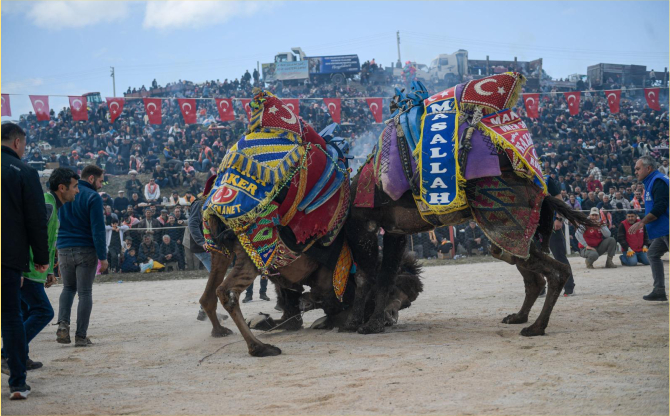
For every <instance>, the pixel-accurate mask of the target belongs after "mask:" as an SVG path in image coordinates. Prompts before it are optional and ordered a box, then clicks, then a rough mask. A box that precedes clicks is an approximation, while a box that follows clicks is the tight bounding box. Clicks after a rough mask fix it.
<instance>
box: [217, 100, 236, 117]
mask: <svg viewBox="0 0 670 416" xmlns="http://www.w3.org/2000/svg"><path fill="white" fill-rule="evenodd" d="M216 108H217V109H218V110H219V118H220V119H221V121H233V120H235V110H234V109H233V100H231V99H230V98H217V99H216Z"/></svg>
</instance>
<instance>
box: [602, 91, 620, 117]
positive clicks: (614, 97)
mask: <svg viewBox="0 0 670 416" xmlns="http://www.w3.org/2000/svg"><path fill="white" fill-rule="evenodd" d="M605 97H606V98H607V105H609V106H610V113H612V114H616V113H618V112H619V102H620V100H621V90H609V91H605Z"/></svg>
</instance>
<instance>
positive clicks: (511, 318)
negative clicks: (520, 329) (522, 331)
mask: <svg viewBox="0 0 670 416" xmlns="http://www.w3.org/2000/svg"><path fill="white" fill-rule="evenodd" d="M526 322H528V316H519V314H516V313H513V314H511V315H507V316H506V317H504V318H503V320H502V323H503V324H525V323H526Z"/></svg>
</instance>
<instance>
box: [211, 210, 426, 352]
mask: <svg viewBox="0 0 670 416" xmlns="http://www.w3.org/2000/svg"><path fill="white" fill-rule="evenodd" d="M209 225H210V231H211V233H212V235H214V236H218V237H216V242H217V244H218V245H219V246H221V247H226V249H228V250H229V251H230V252H231V253H232V256H226V255H224V254H221V253H217V252H212V270H211V272H210V274H209V279H208V281H207V286H206V288H205V291H204V293H203V294H202V297H201V298H200V304H201V305H202V308H203V309H204V311H205V312H206V313H207V316H208V317H209V318H210V321H211V322H212V326H213V329H212V336H214V337H222V336H227V335H229V334H231V333H232V331H231V330H230V329H228V328H226V327H224V326H222V325H221V323H220V322H219V320H218V319H217V317H216V306H217V304H216V303H217V298H218V300H219V301H220V302H221V304H222V305H223V307H224V308H225V309H226V311H227V312H228V313H229V314H230V316H231V317H232V319H233V321H234V322H235V324H236V325H237V328H238V329H239V330H240V333H241V334H242V337H244V340H245V341H246V342H247V346H248V348H249V354H250V355H252V356H255V357H267V356H274V355H279V354H281V350H280V349H279V348H277V347H275V346H273V345H269V344H265V343H263V342H261V341H259V340H258V338H256V337H255V336H254V334H253V333H252V331H251V330H250V329H249V326H248V325H247V323H246V321H245V319H244V316H243V315H242V311H241V309H240V302H239V297H240V293H242V291H244V290H245V289H246V288H247V287H248V286H249V285H250V284H251V283H252V282H253V280H254V279H255V278H256V276H257V275H258V274H259V272H258V269H257V268H256V267H255V265H254V264H253V262H252V261H251V259H250V258H249V256H248V255H247V253H246V251H245V250H244V249H243V248H242V246H241V244H240V243H239V241H238V240H237V238H236V237H235V235H234V234H233V233H228V232H225V231H224V232H221V230H223V229H224V228H225V225H224V224H223V223H222V222H221V221H220V220H218V219H217V218H215V217H214V218H213V219H212V220H210V224H209ZM342 238H343V237H342ZM232 258H235V263H234V265H233V268H232V269H231V270H230V272H229V273H228V274H226V270H227V269H228V267H229V265H230V263H231V261H232V260H231V259H232ZM405 265H406V270H404V271H403V273H401V275H400V278H399V280H398V286H397V287H394V288H393V290H392V294H391V296H390V297H389V300H388V301H387V305H385V306H386V307H385V308H384V309H385V317H386V319H387V322H388V321H389V320H391V319H394V320H397V316H398V311H399V310H401V309H404V308H406V307H409V305H410V304H411V302H413V301H414V300H416V298H417V296H418V295H419V293H420V292H421V290H422V284H421V281H420V280H419V277H418V275H419V273H420V269H419V268H418V266H417V265H416V264H415V262H414V261H411V260H407V261H406V262H405ZM269 279H270V280H271V281H272V282H273V283H274V284H275V285H276V286H277V287H278V288H279V290H278V293H279V295H280V297H279V305H280V306H281V308H282V310H283V315H282V317H281V319H279V320H278V321H274V323H275V325H276V326H277V327H278V328H280V329H287V330H297V329H300V328H301V327H302V318H301V310H300V304H301V302H300V300H301V295H302V292H303V285H306V286H311V293H312V295H310V296H308V297H306V298H303V302H302V305H303V308H305V309H304V310H311V309H315V308H322V309H324V311H325V312H326V318H325V319H323V320H321V322H319V323H318V324H317V326H316V328H317V329H326V328H332V327H333V325H334V324H336V323H339V322H342V321H343V320H344V319H343V316H346V308H347V307H348V306H350V305H351V303H352V298H353V292H354V291H355V284H354V283H353V282H352V280H353V279H349V282H348V286H347V290H346V291H345V294H344V299H343V302H340V301H339V300H338V299H337V297H336V296H335V292H334V290H333V272H332V270H329V269H328V268H326V267H324V266H323V265H321V264H319V263H318V262H316V261H315V260H314V259H312V258H310V257H309V256H308V255H306V254H303V255H302V256H300V258H298V259H297V260H296V261H295V262H293V263H291V264H289V265H288V266H285V267H281V268H278V269H277V274H274V275H271V276H269ZM308 300H309V303H310V304H309V305H308V304H307V303H308ZM373 307H374V302H373V301H372V302H368V309H372V308H373Z"/></svg>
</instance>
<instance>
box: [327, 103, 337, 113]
mask: <svg viewBox="0 0 670 416" xmlns="http://www.w3.org/2000/svg"><path fill="white" fill-rule="evenodd" d="M331 105H332V106H333V111H335V110H337V106H336V105H335V103H329V104H328V110H330V106H331Z"/></svg>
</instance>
